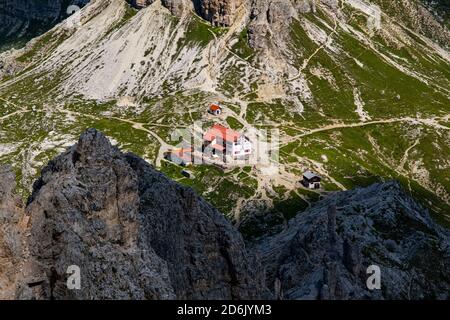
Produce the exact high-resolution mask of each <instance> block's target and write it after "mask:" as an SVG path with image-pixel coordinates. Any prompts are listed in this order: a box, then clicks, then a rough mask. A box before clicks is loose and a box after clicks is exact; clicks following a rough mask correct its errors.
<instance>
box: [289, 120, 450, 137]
mask: <svg viewBox="0 0 450 320" xmlns="http://www.w3.org/2000/svg"><path fill="white" fill-rule="evenodd" d="M449 116H450V115H445V116H442V117H434V118H412V117H403V118H392V119H383V120H374V121H366V122H355V123H337V124H330V125H327V126H323V127H319V128H316V129H312V130H309V131H307V132H304V133H302V134H299V135H296V136H294V137H288V138H285V139H283V141H281V142H282V143H290V142H294V141H296V140H298V139H300V138H303V137H307V136H310V135H313V134H315V133H319V132H324V131H330V130H335V129H343V128H357V127H365V126H370V125H374V124H388V123H396V122H410V123H421V124H423V125H427V126H432V127H435V128H436V129H441V130H450V128H449V127H446V126H444V125H441V124H439V123H438V121H440V120H445V119H448V117H449Z"/></svg>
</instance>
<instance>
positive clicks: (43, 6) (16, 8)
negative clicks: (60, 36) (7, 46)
mask: <svg viewBox="0 0 450 320" xmlns="http://www.w3.org/2000/svg"><path fill="white" fill-rule="evenodd" d="M88 2H89V0H52V1H39V0H2V1H0V39H8V38H19V37H22V36H25V35H27V34H29V35H31V36H32V35H37V34H39V33H41V32H43V31H44V30H48V29H50V28H51V27H52V26H53V25H55V24H56V23H58V22H59V21H60V20H61V19H62V18H64V17H65V16H66V15H67V13H66V10H67V8H68V7H69V5H72V4H74V5H78V6H80V7H82V6H84V5H85V4H86V3H88Z"/></svg>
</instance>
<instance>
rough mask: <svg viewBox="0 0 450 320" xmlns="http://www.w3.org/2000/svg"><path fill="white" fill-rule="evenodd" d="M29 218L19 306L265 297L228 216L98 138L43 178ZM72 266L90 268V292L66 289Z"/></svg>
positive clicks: (87, 139)
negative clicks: (28, 301)
mask: <svg viewBox="0 0 450 320" xmlns="http://www.w3.org/2000/svg"><path fill="white" fill-rule="evenodd" d="M26 214H27V215H28V216H29V217H30V219H31V221H30V225H31V228H30V233H31V236H30V238H29V241H28V247H29V257H28V259H27V264H26V266H25V268H24V269H25V272H24V276H23V280H22V282H21V286H20V288H19V293H18V296H19V297H20V298H42V299H48V298H55V299H67V298H76V299H111V298H113V299H171V298H179V299H232V298H235V299H246V298H257V297H260V294H261V292H262V287H263V286H262V284H261V283H262V279H261V282H260V283H257V281H256V280H255V278H254V277H253V275H252V272H253V270H255V265H254V263H253V260H252V259H251V258H250V257H249V255H248V253H247V252H246V250H245V247H244V243H243V240H242V238H241V237H240V235H239V234H238V232H237V231H236V230H234V229H233V228H232V226H231V225H230V224H229V223H228V222H227V221H226V220H225V218H224V217H223V216H222V215H221V214H220V213H219V212H217V211H216V210H215V209H214V208H212V207H211V206H210V205H209V204H207V203H205V202H204V201H203V200H201V199H200V198H198V196H196V195H195V194H194V193H193V191H191V190H190V189H187V188H184V187H181V186H179V185H177V184H175V183H173V182H170V181H169V180H168V179H167V178H165V177H164V176H163V175H162V174H159V173H157V172H156V171H155V170H154V169H153V168H152V167H151V166H149V165H148V164H146V163H145V162H144V161H143V160H141V159H139V158H137V157H135V156H133V155H126V156H125V155H124V154H122V153H121V152H120V151H119V150H118V149H116V148H115V147H112V146H111V144H110V143H109V141H108V140H107V139H106V138H105V137H104V136H103V135H102V134H100V133H98V132H97V131H95V130H89V131H87V132H86V133H85V134H83V136H82V137H81V138H80V140H79V142H78V144H77V145H75V146H74V147H72V148H71V149H70V150H68V151H67V152H66V153H64V154H63V155H61V156H59V157H57V158H56V159H55V160H53V161H51V162H50V163H49V165H48V166H47V167H46V168H45V169H44V170H43V171H42V177H41V178H40V179H39V180H38V181H37V182H36V183H35V186H34V191H33V194H32V196H31V197H30V199H29V203H28V206H27V209H26ZM71 265H76V266H79V267H80V268H81V285H82V289H81V290H69V289H68V288H67V286H66V280H67V274H66V272H67V268H68V267H69V266H71ZM30 284H32V285H31V288H30Z"/></svg>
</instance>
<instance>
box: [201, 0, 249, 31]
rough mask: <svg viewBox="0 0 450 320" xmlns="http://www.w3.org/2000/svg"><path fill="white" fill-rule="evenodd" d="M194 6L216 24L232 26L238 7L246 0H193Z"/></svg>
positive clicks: (206, 18)
mask: <svg viewBox="0 0 450 320" xmlns="http://www.w3.org/2000/svg"><path fill="white" fill-rule="evenodd" d="M193 1H194V7H195V9H196V11H197V12H198V13H199V15H200V16H201V17H203V18H204V19H205V20H208V21H210V22H211V23H212V24H213V25H215V26H225V27H227V26H230V25H231V24H233V22H234V20H235V18H236V13H237V9H238V8H239V7H240V6H242V5H243V4H244V3H245V2H246V1H245V0H193Z"/></svg>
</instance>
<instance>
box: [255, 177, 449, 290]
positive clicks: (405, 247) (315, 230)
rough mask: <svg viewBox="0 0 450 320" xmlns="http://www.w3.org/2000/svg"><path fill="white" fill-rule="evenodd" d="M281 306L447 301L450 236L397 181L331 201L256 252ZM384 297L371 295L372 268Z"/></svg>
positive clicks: (319, 206)
mask: <svg viewBox="0 0 450 320" xmlns="http://www.w3.org/2000/svg"><path fill="white" fill-rule="evenodd" d="M258 250H259V251H260V252H262V253H261V255H262V257H263V265H264V266H265V267H266V270H267V284H268V286H270V287H271V288H272V289H273V291H274V292H275V293H276V295H277V297H279V298H281V299H448V298H449V293H450V272H449V268H450V234H449V232H448V230H444V229H442V228H441V227H439V226H438V225H436V223H434V222H433V221H432V220H431V218H430V216H429V215H428V213H427V211H426V210H424V209H423V208H422V207H421V206H419V205H418V204H417V203H416V202H415V201H414V200H412V199H411V198H410V197H409V196H408V195H407V194H406V193H405V192H404V191H403V189H402V188H401V187H400V186H399V184H398V183H397V182H389V183H384V184H376V185H373V186H371V187H369V188H365V189H359V190H354V191H347V192H341V193H337V194H335V196H334V197H333V196H332V197H330V198H328V199H325V200H323V201H321V202H320V203H319V204H318V205H317V206H314V207H313V208H312V209H310V210H308V211H306V212H304V213H302V214H299V215H298V216H297V217H296V218H295V219H293V220H292V221H291V222H290V224H289V226H288V228H287V229H286V230H284V231H283V232H281V233H279V234H278V235H276V236H274V237H271V238H267V239H265V240H263V241H262V242H261V243H260V244H259V245H258ZM372 265H374V266H377V267H379V268H380V271H381V273H380V275H381V278H380V279H381V290H373V291H370V290H368V289H367V285H366V281H367V279H368V277H369V275H370V274H368V273H367V269H368V268H369V266H372Z"/></svg>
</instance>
